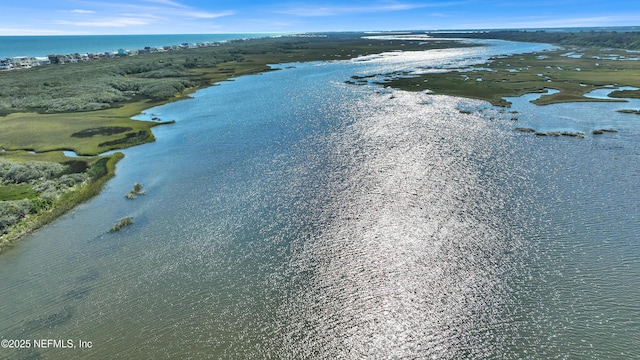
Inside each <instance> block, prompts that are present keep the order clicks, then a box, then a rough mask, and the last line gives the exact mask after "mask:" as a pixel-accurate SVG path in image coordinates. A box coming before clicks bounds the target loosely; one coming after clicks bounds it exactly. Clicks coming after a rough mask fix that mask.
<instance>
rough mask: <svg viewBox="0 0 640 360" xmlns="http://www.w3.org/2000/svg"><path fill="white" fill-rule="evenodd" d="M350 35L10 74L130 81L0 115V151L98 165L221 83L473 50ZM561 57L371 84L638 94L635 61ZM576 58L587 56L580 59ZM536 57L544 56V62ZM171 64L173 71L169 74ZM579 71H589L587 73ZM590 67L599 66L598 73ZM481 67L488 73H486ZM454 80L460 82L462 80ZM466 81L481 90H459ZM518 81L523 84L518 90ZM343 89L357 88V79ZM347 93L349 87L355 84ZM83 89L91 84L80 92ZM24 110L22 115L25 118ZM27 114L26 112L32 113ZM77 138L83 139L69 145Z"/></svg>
mask: <svg viewBox="0 0 640 360" xmlns="http://www.w3.org/2000/svg"><path fill="white" fill-rule="evenodd" d="M360 35H362V34H354V33H346V34H344V33H340V34H333V35H332V36H324V37H323V36H318V37H281V38H258V39H250V40H238V41H231V42H229V43H225V44H223V45H222V46H220V47H216V48H215V49H207V48H203V49H188V50H179V51H175V52H172V53H163V54H145V55H139V56H136V57H135V59H133V58H116V59H105V60H98V61H94V62H90V63H83V64H80V63H78V64H67V65H49V66H44V67H40V68H39V69H22V70H18V71H12V72H11V73H12V74H11V75H10V76H14V77H15V78H20V77H22V76H23V75H24V76H28V75H32V76H33V77H35V78H38V76H41V77H44V78H43V79H41V78H38V81H40V82H43V83H44V84H45V85H46V84H47V83H49V82H51V81H52V80H51V76H53V78H54V80H58V79H56V76H58V77H60V76H61V75H60V74H65V72H66V73H68V72H69V70H68V69H72V70H74V71H75V70H80V72H92V71H95V70H100V69H102V68H109V66H111V65H118V64H121V65H122V66H123V67H124V66H126V67H127V68H129V67H135V68H134V70H127V71H132V72H131V73H128V72H127V71H124V72H123V73H122V74H119V75H117V76H114V77H113V78H108V79H106V80H104V79H101V81H102V82H104V81H113V84H116V85H113V86H114V88H118V87H119V86H120V87H123V88H124V89H125V90H123V91H122V94H120V95H119V97H114V98H109V99H111V100H109V99H107V98H104V99H100V101H104V102H102V103H97V104H99V105H100V106H102V109H99V110H93V111H86V110H85V111H82V110H75V111H73V110H72V111H56V110H57V109H58V108H56V107H47V106H50V104H55V105H56V106H59V104H60V103H62V104H65V106H66V104H68V103H74V104H75V103H78V104H80V105H79V108H80V109H85V108H87V106H86V104H85V105H83V103H82V102H83V101H85V102H86V101H89V104H94V103H95V102H92V101H93V100H94V99H93V98H91V99H88V100H87V99H86V98H84V97H83V96H84V94H83V93H78V94H76V95H74V96H75V97H71V98H69V99H53V100H52V101H51V102H49V103H47V102H46V101H45V102H43V103H44V104H45V105H43V107H42V108H35V109H34V108H32V107H26V108H24V109H22V110H20V109H18V110H15V111H12V110H11V109H9V110H6V109H5V110H3V109H2V108H0V115H3V116H0V127H2V128H3V132H2V133H1V134H0V147H2V148H3V149H5V150H7V152H10V153H15V152H19V151H22V152H23V153H24V152H26V151H30V152H35V154H36V156H35V158H34V160H37V159H38V158H39V157H38V156H40V155H44V154H48V153H52V152H60V151H61V150H69V151H74V152H75V153H76V154H78V155H87V156H91V157H92V159H93V160H91V161H96V160H97V159H99V157H97V156H98V154H101V153H104V152H106V151H113V150H120V149H124V148H128V147H131V146H137V145H142V144H145V143H148V142H152V141H155V137H154V135H153V132H152V131H151V128H152V127H154V126H157V125H161V124H167V123H171V121H163V122H157V121H139V120H132V119H131V118H132V117H133V116H136V115H138V114H140V113H142V112H144V111H145V110H147V109H150V108H152V107H156V106H159V105H163V104H167V103H170V102H174V101H179V100H183V99H187V98H189V96H190V94H192V93H193V92H195V91H197V90H200V89H203V88H207V87H210V86H215V85H216V84H217V83H219V82H222V81H229V80H232V79H233V78H236V77H239V76H243V75H249V74H259V73H264V72H267V71H275V70H277V69H274V68H272V67H270V66H269V64H285V63H295V62H310V61H331V60H348V59H352V58H356V57H359V56H366V55H372V54H379V53H382V52H389V51H424V50H432V49H443V48H457V47H464V46H479V45H469V44H464V43H461V42H459V41H458V40H456V39H450V40H442V39H434V40H432V41H424V40H425V39H424V38H423V39H419V40H399V39H393V40H391V39H388V38H385V39H380V40H378V39H376V40H372V39H371V38H367V39H365V38H361V37H360ZM214 50H215V51H214ZM566 51H567V50H562V51H557V52H555V53H553V55H554V56H553V57H543V56H541V55H540V53H532V54H526V55H522V54H519V55H515V56H509V57H497V58H494V59H491V60H490V61H489V62H488V63H485V64H481V65H476V66H472V67H471V68H472V70H471V71H469V72H464V73H461V72H458V71H450V72H446V73H430V74H422V75H419V76H409V77H407V76H406V75H407V74H381V75H384V76H387V79H386V81H383V82H380V83H379V84H380V85H383V86H390V87H394V88H398V89H401V90H406V91H425V90H430V91H432V92H433V93H435V94H445V95H453V96H460V97H468V98H478V99H482V100H486V101H489V102H490V103H492V104H493V105H497V106H504V107H506V106H508V105H509V104H508V103H506V100H504V99H503V97H505V96H514V95H518V94H521V93H530V92H541V91H544V89H548V88H554V85H556V86H560V85H561V86H562V88H561V89H560V90H561V91H559V92H558V93H556V94H554V95H550V96H543V97H541V98H540V99H539V100H538V101H536V104H538V105H543V104H551V103H555V102H570V101H596V100H595V99H593V98H584V97H583V96H582V95H583V94H584V93H586V92H589V91H590V90H592V89H595V88H601V87H605V86H609V85H619V86H622V85H628V86H639V87H640V80H633V79H639V78H640V77H634V76H629V75H628V72H627V71H629V72H633V73H634V74H635V73H636V72H638V73H640V61H635V62H626V61H625V62H621V61H620V60H607V59H596V60H597V61H598V62H597V63H596V62H595V60H593V59H591V58H588V59H577V58H573V57H569V56H564V55H563V52H566ZM575 51H577V50H574V52H575ZM607 52H608V53H610V52H611V50H607ZM585 53H587V52H586V51H585ZM544 54H551V53H547V52H545V53H544ZM594 54H595V53H589V56H596V55H594ZM544 56H546V55H544ZM118 61H119V63H118ZM179 61H180V63H179V64H176V63H177V62H179ZM554 61H563V65H564V66H567V67H569V66H573V69H563V68H560V66H555V68H554V67H552V66H551V65H550V64H551V63H552V62H554ZM587 61H589V63H588V64H587V63H586V62H587ZM615 61H617V62H615ZM505 63H508V65H507V66H506V67H505V68H500V69H497V68H498V65H501V64H505ZM576 63H579V64H580V65H579V66H581V68H576ZM600 63H602V64H603V65H602V66H601V65H600ZM140 64H142V65H140ZM148 64H152V65H148ZM530 64H536V66H537V67H531V66H530ZM169 65H170V66H169ZM605 65H606V66H605ZM621 65H624V66H626V68H624V70H627V71H624V72H622V71H620V72H619V68H620V66H621ZM136 66H137V67H136ZM145 66H146V67H145ZM149 67H150V68H151V69H150V70H149V69H148V68H149ZM487 67H488V68H490V69H489V70H487V69H486V68H487ZM136 69H137V70H136ZM496 69H497V70H496ZM169 70H170V71H169ZM607 70H608V71H607ZM49 71H51V72H49ZM105 71H106V70H105ZM536 71H540V73H538V74H536V73H535V72H536ZM620 73H623V74H620ZM52 74H53V75H52ZM56 74H57V75H56ZM461 74H462V75H464V76H466V79H464V76H461ZM540 74H542V76H541V75H540ZM612 74H617V76H615V77H613V78H612V76H613V75H612ZM624 74H626V75H624ZM469 75H473V76H474V77H477V78H479V79H483V80H484V81H477V80H476V81H469ZM0 76H1V77H0V78H2V79H4V78H6V77H8V76H7V73H6V72H4V73H2V74H0ZM47 76H49V78H47ZM523 78H524V79H526V81H522V79H523ZM353 79H355V80H359V79H358V78H353ZM612 79H613V80H612ZM135 81H140V84H151V85H153V86H158V89H159V90H158V92H156V93H154V92H152V91H150V92H146V93H145V92H143V91H139V90H138V91H137V92H136V91H131V90H127V89H129V88H127V87H126V86H127V82H135ZM347 82H349V81H347ZM352 83H354V84H356V85H357V84H358V81H356V82H352ZM109 84H111V83H109ZM123 84H124V85H123ZM176 84H181V85H180V87H177V88H176V87H174V86H176ZM185 84H186V85H185ZM505 84H507V85H505ZM508 84H511V85H513V84H519V87H514V86H508ZM88 85H89V86H92V85H95V84H90V83H89V84H88ZM98 85H100V86H102V85H104V84H102V83H101V84H98ZM187 85H189V86H187ZM110 86H111V85H110ZM153 86H151V90H153ZM162 86H164V87H162ZM48 89H50V88H49V87H47V86H43V87H41V88H39V89H35V91H40V93H39V94H42V93H46V94H47V95H49V94H48V93H47V91H48ZM167 89H169V91H170V90H171V89H173V92H166V91H167ZM116 90H118V89H116ZM626 91H627V92H628V93H629V92H630V93H631V95H634V96H638V94H637V91H633V90H626ZM627 95H628V94H627ZM613 96H615V94H613ZM54 100H55V101H54ZM109 101H111V102H109ZM83 106H84V107H83ZM92 106H93V105H92ZM25 110H29V112H28V111H25ZM34 110H35V112H33V111H34ZM25 121H29V122H30V123H31V127H29V128H28V129H25V127H24V126H22V124H24V122H25ZM125 129H126V130H125ZM112 130H113V131H112ZM87 132H88V133H90V134H91V135H89V136H80V135H78V134H86V133H87ZM23 155H24V154H23ZM123 156H124V155H123V154H122V153H116V154H114V155H111V156H110V157H109V159H110V160H109V161H108V163H109V165H108V171H107V173H106V175H105V176H103V177H101V178H99V179H96V180H94V181H90V182H89V184H86V185H85V186H83V187H80V188H79V189H76V190H74V191H72V192H70V193H67V194H64V195H63V196H61V197H60V198H59V199H57V200H56V201H55V202H54V203H53V204H52V206H51V207H50V208H49V209H47V210H46V211H44V212H42V213H37V214H34V215H29V216H28V218H27V219H26V220H25V221H23V222H20V223H19V224H18V225H16V226H15V227H14V228H13V229H11V230H10V231H9V233H7V234H5V235H2V236H0V253H1V252H2V251H4V250H6V249H7V248H9V247H11V246H12V245H14V244H15V243H17V242H18V241H19V240H20V239H22V238H24V237H25V236H26V235H27V234H29V233H31V232H32V231H34V230H36V229H38V228H40V227H42V226H44V225H46V224H48V223H50V222H52V221H53V220H55V219H56V218H58V217H59V216H61V215H63V214H65V213H66V212H68V211H69V210H71V209H72V208H73V207H75V206H76V205H78V204H79V203H82V202H84V201H86V200H88V199H90V198H91V197H93V196H95V195H97V194H99V192H100V189H102V186H103V185H104V184H105V183H106V182H107V181H108V180H109V179H111V178H112V177H113V176H115V164H116V163H117V161H118V160H119V159H121V158H122V157H123ZM3 157H6V158H8V159H11V158H12V157H11V156H6V153H5V151H3V152H0V159H2V158H3ZM24 158H25V156H20V161H25V160H24ZM0 190H1V189H0Z"/></svg>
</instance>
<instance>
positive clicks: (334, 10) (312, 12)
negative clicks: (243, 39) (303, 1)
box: [275, 2, 461, 17]
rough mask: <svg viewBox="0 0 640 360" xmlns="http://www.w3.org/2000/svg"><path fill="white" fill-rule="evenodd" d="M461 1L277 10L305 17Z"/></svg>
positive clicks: (435, 5)
mask: <svg viewBox="0 0 640 360" xmlns="http://www.w3.org/2000/svg"><path fill="white" fill-rule="evenodd" d="M460 4H461V2H447V3H437V4H436V3H429V4H414V3H396V2H393V3H382V4H369V5H364V6H314V5H311V6H306V5H305V6H298V7H291V8H288V9H282V10H276V11H275V12H276V13H279V14H285V15H295V16H305V17H316V16H317V17H320V16H336V15H348V14H357V13H375V12H388V11H406V10H413V9H421V8H429V7H447V6H452V5H460Z"/></svg>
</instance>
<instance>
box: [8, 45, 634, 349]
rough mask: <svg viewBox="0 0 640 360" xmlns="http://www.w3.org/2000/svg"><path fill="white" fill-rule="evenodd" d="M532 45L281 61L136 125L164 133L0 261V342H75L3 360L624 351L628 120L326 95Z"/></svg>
mask: <svg viewBox="0 0 640 360" xmlns="http://www.w3.org/2000/svg"><path fill="white" fill-rule="evenodd" d="M542 48H543V46H541V45H532V44H514V43H506V42H495V43H494V46H492V47H483V48H467V49H448V50H437V51H429V52H423V53H404V54H400V53H394V54H390V55H389V56H375V57H370V58H365V59H358V60H356V61H343V62H331V63H308V64H294V68H290V66H289V65H287V66H281V68H282V70H279V71H274V72H269V73H265V74H262V75H256V76H247V77H242V78H238V79H235V80H234V81H231V82H224V83H221V84H220V85H219V86H214V87H211V88H208V89H205V90H202V91H199V92H197V93H196V94H194V97H193V99H189V100H185V101H180V102H176V103H172V104H168V105H165V106H162V107H159V108H154V109H149V110H148V111H147V112H146V113H145V114H142V115H141V116H140V117H139V118H140V119H144V118H148V117H151V116H158V117H160V118H162V119H163V120H171V119H175V120H176V123H175V124H172V125H166V126H160V127H156V128H154V133H155V135H156V137H157V141H156V142H155V143H152V144H146V145H143V146H138V147H135V148H132V149H127V150H126V151H125V153H126V157H125V159H124V160H122V161H121V162H120V163H119V164H118V168H117V176H116V177H115V178H114V179H113V180H112V181H110V182H109V183H108V184H107V186H106V187H105V189H104V191H103V192H102V193H101V194H100V195H99V196H98V197H96V198H94V199H93V200H91V201H89V202H87V203H85V204H82V205H80V206H79V207H77V208H76V209H75V210H74V211H73V212H71V213H70V214H68V215H67V216H65V217H63V218H62V219H60V220H59V221H57V222H55V223H53V224H51V225H50V226H47V227H46V228H43V229H41V230H40V231H38V232H37V233H35V234H33V235H32V236H30V237H28V238H27V239H25V240H24V241H22V242H20V243H19V245H18V246H17V247H15V248H14V249H11V250H10V251H8V252H6V253H4V254H2V255H0V279H2V280H0V289H1V291H0V298H1V300H0V335H1V336H2V337H3V338H12V339H40V338H51V339H73V340H74V342H75V343H76V344H78V343H79V340H84V341H91V342H92V344H93V347H92V348H91V349H22V350H16V351H9V350H4V349H2V350H0V357H8V358H39V357H41V358H45V359H81V358H86V357H88V356H92V357H96V358H113V359H140V358H290V359H303V358H318V359H324V358H340V359H361V358H373V359H376V358H385V359H399V358H403V359H404V358H451V359H460V358H507V359H520V358H530V359H540V358H593V359H602V358H612V359H618V358H637V357H640V350H639V349H640V346H639V345H640V344H639V339H640V303H639V302H638V299H640V280H639V279H640V243H639V241H638V239H639V238H640V225H639V221H638V214H640V194H639V192H638V191H637V189H638V188H639V185H640V166H639V165H640V145H639V144H640V142H639V141H638V140H640V130H639V129H640V127H639V126H638V121H639V119H640V117H639V118H636V117H638V116H637V115H634V114H621V113H617V112H615V110H616V109H620V108H633V107H634V106H636V103H627V104H626V105H625V104H621V103H597V105H594V104H585V103H572V104H560V105H552V106H546V107H537V106H535V105H533V104H530V103H528V102H527V101H528V100H527V98H526V96H525V97H522V98H517V99H510V100H511V101H513V103H514V105H513V109H510V110H509V111H511V110H515V111H518V112H519V114H518V117H519V118H520V120H519V121H518V122H517V123H515V124H514V123H512V122H511V117H512V116H513V115H512V114H509V113H508V112H506V113H502V112H500V109H498V108H494V107H492V106H490V105H489V104H487V103H485V102H481V101H475V100H466V99H459V98H454V97H448V96H434V95H430V94H426V93H406V92H402V91H394V90H390V89H384V88H382V87H380V86H374V85H365V86H354V85H349V84H346V83H345V81H346V80H349V79H350V77H351V76H352V75H361V76H362V75H371V74H377V73H391V72H396V71H407V70H410V71H418V72H419V71H422V70H423V69H424V68H426V67H438V66H440V67H450V68H455V67H457V66H464V65H467V64H470V63H473V62H477V61H480V60H481V59H483V58H485V57H487V56H490V55H491V54H501V53H507V52H523V51H531V50H533V49H542ZM593 106H597V107H595V108H594V107H593ZM461 109H464V110H469V109H472V110H473V111H471V113H470V114H469V113H468V111H464V112H462V111H461ZM567 118H568V119H573V121H568V120H567ZM517 126H531V127H536V128H544V127H548V128H549V129H542V130H544V131H551V130H554V129H556V128H558V127H562V128H568V129H569V130H573V131H583V132H585V134H586V136H585V138H584V139H578V138H571V137H539V136H535V135H533V134H526V133H521V132H518V131H514V130H513V129H514V128H515V127H517ZM596 127H597V128H615V129H617V130H619V131H618V132H617V133H605V134H603V135H599V136H595V135H591V134H590V133H589V132H587V130H589V129H592V128H596ZM135 182H140V183H142V184H144V188H145V190H146V195H144V196H140V197H138V198H137V199H135V200H127V199H126V198H125V197H124V195H125V194H126V193H127V192H128V191H129V190H130V189H131V187H132V186H133V183H135ZM125 216H132V217H134V224H133V225H132V226H130V227H126V228H124V229H123V230H121V231H120V232H118V233H107V232H106V230H107V229H109V227H111V226H112V225H113V224H114V223H115V222H116V221H117V220H118V219H120V218H122V217H125Z"/></svg>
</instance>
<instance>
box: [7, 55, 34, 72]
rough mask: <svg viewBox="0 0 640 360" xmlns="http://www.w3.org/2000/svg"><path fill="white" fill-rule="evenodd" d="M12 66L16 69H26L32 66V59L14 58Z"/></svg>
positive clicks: (25, 57)
mask: <svg viewBox="0 0 640 360" xmlns="http://www.w3.org/2000/svg"><path fill="white" fill-rule="evenodd" d="M12 60H13V66H14V67H16V68H21V69H26V68H30V67H32V66H33V63H34V61H35V59H34V58H31V57H28V56H15V57H13V59H12Z"/></svg>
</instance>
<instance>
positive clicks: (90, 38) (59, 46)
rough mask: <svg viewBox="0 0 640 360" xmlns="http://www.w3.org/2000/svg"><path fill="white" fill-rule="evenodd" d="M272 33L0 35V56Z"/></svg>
mask: <svg viewBox="0 0 640 360" xmlns="http://www.w3.org/2000/svg"><path fill="white" fill-rule="evenodd" d="M276 35H279V34H271V33H251V34H169V35H66V36H0V59H3V58H8V57H15V56H47V55H50V54H75V53H80V54H84V53H93V54H103V53H105V52H117V51H118V49H125V50H138V49H143V48H144V47H145V46H151V47H161V46H165V45H180V44H182V43H190V44H194V43H198V42H215V41H229V40H237V39H244V38H257V37H266V36H276Z"/></svg>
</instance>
